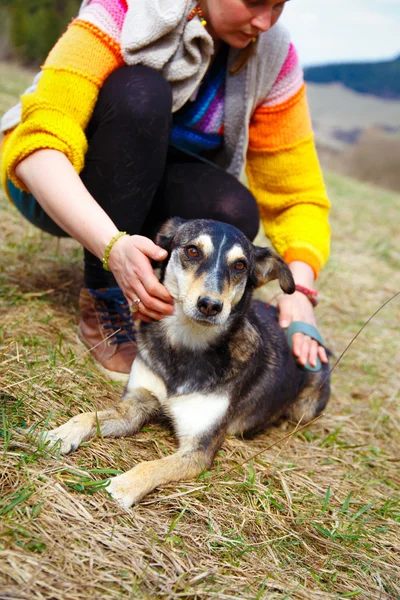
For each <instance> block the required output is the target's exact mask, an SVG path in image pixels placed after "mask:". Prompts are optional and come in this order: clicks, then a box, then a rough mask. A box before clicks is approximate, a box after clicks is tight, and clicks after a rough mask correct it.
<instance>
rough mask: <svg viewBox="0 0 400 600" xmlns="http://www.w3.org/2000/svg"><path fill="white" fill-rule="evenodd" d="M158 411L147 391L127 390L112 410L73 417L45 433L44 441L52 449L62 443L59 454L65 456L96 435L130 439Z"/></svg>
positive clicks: (155, 403) (154, 400)
mask: <svg viewBox="0 0 400 600" xmlns="http://www.w3.org/2000/svg"><path fill="white" fill-rule="evenodd" d="M159 409H160V404H159V402H158V399H157V398H156V396H155V395H154V394H152V393H151V392H149V391H148V390H146V389H143V388H139V389H134V390H132V391H128V390H127V391H126V392H125V394H124V395H123V397H122V399H121V402H120V403H119V404H118V405H117V406H116V407H115V408H112V409H108V410H102V411H99V412H90V413H82V414H80V415H76V416H75V417H72V419H70V420H69V421H67V423H65V424H64V425H61V426H60V427H57V429H53V430H52V431H49V432H46V433H45V434H44V440H45V441H48V440H49V441H50V442H51V445H54V444H56V443H57V442H61V445H60V452H61V454H68V453H69V452H71V451H72V450H76V448H78V446H79V444H81V443H82V442H86V441H87V440H89V439H91V438H93V437H95V436H96V435H97V434H98V435H100V436H104V437H122V436H125V435H132V434H134V433H136V432H137V431H139V429H140V428H141V427H142V426H143V425H144V424H145V423H146V422H148V421H149V420H150V419H151V417H152V416H154V415H155V414H156V413H157V412H158V411H159Z"/></svg>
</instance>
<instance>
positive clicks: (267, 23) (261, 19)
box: [251, 6, 272, 31]
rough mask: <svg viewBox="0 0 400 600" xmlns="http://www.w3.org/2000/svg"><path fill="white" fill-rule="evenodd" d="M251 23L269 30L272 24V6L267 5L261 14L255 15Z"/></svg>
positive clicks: (258, 27)
mask: <svg viewBox="0 0 400 600" xmlns="http://www.w3.org/2000/svg"><path fill="white" fill-rule="evenodd" d="M251 25H252V26H253V27H255V28H257V29H259V30H260V31H268V29H270V28H271V26H272V10H271V7H268V6H267V7H265V8H264V9H263V10H262V12H260V14H258V15H257V16H256V17H253V19H252V20H251Z"/></svg>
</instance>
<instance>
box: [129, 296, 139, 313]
mask: <svg viewBox="0 0 400 600" xmlns="http://www.w3.org/2000/svg"><path fill="white" fill-rule="evenodd" d="M140 303H141V299H140V298H136V300H134V301H133V302H132V304H131V312H132V313H137V312H139V304H140Z"/></svg>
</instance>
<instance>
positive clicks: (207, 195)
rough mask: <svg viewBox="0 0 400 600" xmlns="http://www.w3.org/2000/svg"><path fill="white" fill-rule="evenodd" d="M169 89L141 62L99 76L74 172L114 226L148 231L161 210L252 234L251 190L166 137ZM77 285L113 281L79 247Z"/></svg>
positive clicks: (169, 121)
mask: <svg viewBox="0 0 400 600" xmlns="http://www.w3.org/2000/svg"><path fill="white" fill-rule="evenodd" d="M171 106H172V96H171V89H170V86H169V84H168V83H167V81H166V80H165V79H164V78H163V77H162V76H161V75H160V74H159V73H158V72H157V71H154V70H152V69H149V68H147V67H143V66H134V67H122V68H120V69H118V70H117V71H115V72H113V73H112V74H111V75H110V76H109V77H108V79H107V80H106V81H105V83H104V85H103V87H102V89H101V91H100V94H99V98H98V101H97V104H96V106H95V109H94V112H93V115H92V118H91V120H90V122H89V125H88V128H87V131H86V133H87V137H88V142H89V149H88V152H87V155H86V161H85V167H84V169H83V171H82V173H81V178H82V181H83V183H84V184H85V186H86V188H87V189H88V191H89V192H90V193H91V194H92V196H93V197H94V198H95V199H96V201H97V202H98V203H99V204H100V206H101V207H102V208H103V209H104V210H105V212H106V213H107V214H108V215H109V216H110V218H111V219H112V221H113V222H114V223H115V225H116V226H117V227H118V229H119V230H122V231H127V232H128V233H130V234H141V235H145V236H147V237H150V238H152V239H154V238H155V235H156V233H157V231H158V229H159V228H160V226H161V224H162V223H163V222H164V221H165V220H166V219H167V218H168V217H173V216H179V217H182V218H186V219H196V218H203V219H204V218H209V219H215V220H219V221H225V222H227V223H230V224H232V225H235V226H236V227H238V228H239V229H241V230H242V231H243V232H244V233H245V234H246V235H247V236H248V237H249V238H250V239H254V237H255V236H256V234H257V231H258V227H259V215H258V208H257V204H256V201H255V199H254V196H253V195H252V194H251V193H250V192H249V191H248V190H247V188H246V187H245V186H243V185H242V184H241V183H240V182H239V181H238V180H237V179H235V178H234V177H233V176H231V175H229V174H228V173H226V171H224V170H223V169H221V168H220V167H218V166H216V165H214V164H212V163H211V162H208V161H205V160H202V159H201V158H198V157H194V156H192V155H190V154H187V153H185V152H182V151H180V150H178V149H176V148H173V147H171V146H170V145H169V138H170V131H171V126H172V119H171V112H172V108H171ZM85 285H86V286H87V287H92V288H99V287H109V286H113V285H116V283H115V280H114V278H113V276H112V275H111V274H110V273H107V272H106V271H104V269H103V267H102V264H101V261H100V260H99V259H98V258H96V257H95V256H94V255H93V254H91V253H90V252H88V251H87V250H85Z"/></svg>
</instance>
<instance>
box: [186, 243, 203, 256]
mask: <svg viewBox="0 0 400 600" xmlns="http://www.w3.org/2000/svg"><path fill="white" fill-rule="evenodd" d="M185 254H186V256H188V257H189V258H199V256H200V251H199V249H198V248H197V247H196V246H187V248H185Z"/></svg>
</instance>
